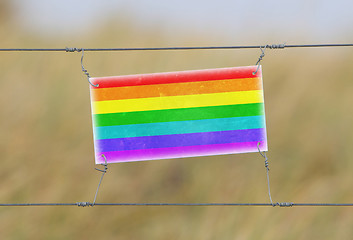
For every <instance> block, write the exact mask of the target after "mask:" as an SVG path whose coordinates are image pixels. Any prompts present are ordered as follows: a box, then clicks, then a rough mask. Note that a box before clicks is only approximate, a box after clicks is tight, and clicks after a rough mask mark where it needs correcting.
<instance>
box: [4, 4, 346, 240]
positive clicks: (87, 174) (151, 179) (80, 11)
mask: <svg viewBox="0 0 353 240" xmlns="http://www.w3.org/2000/svg"><path fill="white" fill-rule="evenodd" d="M352 7H353V2H352V1H349V0H337V1H328V0H321V1H319V0H313V1H305V0H298V1H295V2H293V1H279V0H271V1H266V2H263V1H256V0H252V1H226V0H218V1H198V0H194V1H193V0H192V1H186V0H179V1H161V0H155V1H152V0H150V1H148V0H140V1H137V0H136V1H127V0H120V1H108V0H102V1H95V0H86V1H77V0H73V1H68V0H52V1H44V0H27V1H24V0H12V1H10V0H0V36H1V38H0V43H1V44H0V48H65V47H78V48H91V47H92V48H109V47H169V46H218V45H219V46H221V45H264V44H278V43H287V44H319V43H352V42H353V33H352V26H353V15H352V14H351V9H352ZM260 53H261V52H260V50H258V49H254V50H200V51H163V52H146V51H144V52H96V53H94V52H86V53H85V59H84V66H85V68H86V69H87V70H88V72H89V73H90V74H91V76H93V77H99V76H114V75H124V74H138V73H153V72H166V71H179V70H192V69H206V68H222V67H232V66H247V65H254V64H255V63H256V61H257V59H258V57H259V55H260ZM80 57H81V55H80V53H65V52H50V53H49V52H0V69H1V78H0V83H1V88H0V106H1V111H0V123H1V124H0V133H1V134H0V151H1V153H2V156H1V168H0V180H1V187H0V189H1V190H0V202H1V203H26V202H39V203H40V202H79V201H90V202H92V201H93V197H94V193H95V191H96V187H97V185H98V181H99V178H100V176H101V174H100V173H99V172H97V171H96V170H94V167H96V166H95V165H94V155H93V154H94V153H93V137H92V126H91V112H90V99H89V85H88V83H87V80H86V78H85V76H84V75H83V73H82V72H81V65H80ZM262 64H263V79H264V91H265V108H266V120H267V131H268V144H269V152H268V157H269V159H270V168H271V171H270V174H271V187H272V188H271V190H272V197H273V199H274V201H275V202H296V203H300V202H310V203H311V202H329V203H346V202H353V192H352V188H353V176H352V171H353V161H352V156H351V146H352V144H353V125H352V122H353V113H352V111H353V107H352V101H353V95H352V91H353V81H352V80H353V68H352V65H353V48H348V47H346V48H343V47H342V48H316V49H285V50H267V51H266V56H265V58H264V60H263V62H262ZM97 202H138V203H139V202H181V203H182V202H235V203H241V202H269V199H268V195H267V183H266V174H265V168H264V159H263V158H262V157H261V156H260V155H259V154H258V153H249V154H239V155H228V156H211V157H200V158H187V159H174V160H159V161H145V162H132V163H120V164H111V165H109V170H108V173H107V174H106V175H105V177H104V180H103V183H102V186H101V188H100V192H99V195H98V198H97ZM352 234H353V214H352V209H350V208H338V207H336V208H334V207H331V208H328V207H327V208H325V207H316V208H314V207H295V208H278V207H277V208H269V207H94V208H91V207H90V208H78V207H1V208H0V236H1V238H2V239H98V238H99V239H351V236H352Z"/></svg>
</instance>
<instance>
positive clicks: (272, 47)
mask: <svg viewBox="0 0 353 240" xmlns="http://www.w3.org/2000/svg"><path fill="white" fill-rule="evenodd" d="M285 47H286V44H285V43H281V44H272V45H266V48H269V49H284V48H285Z"/></svg>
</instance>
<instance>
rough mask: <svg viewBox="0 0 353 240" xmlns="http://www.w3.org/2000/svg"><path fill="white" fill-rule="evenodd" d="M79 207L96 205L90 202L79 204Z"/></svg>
mask: <svg viewBox="0 0 353 240" xmlns="http://www.w3.org/2000/svg"><path fill="white" fill-rule="evenodd" d="M76 205H77V207H93V206H94V205H93V204H92V203H90V202H77V203H76Z"/></svg>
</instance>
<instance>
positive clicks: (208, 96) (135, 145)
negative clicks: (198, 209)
mask: <svg viewBox="0 0 353 240" xmlns="http://www.w3.org/2000/svg"><path fill="white" fill-rule="evenodd" d="M255 70H256V66H250V67H237V68H223V69H211V70H195V71H183V72H170V73H155V74H141V75H129V76H118V77H101V78H91V81H92V83H93V84H99V86H98V87H93V86H91V105H92V118H93V135H94V146H95V155H96V158H95V159H96V164H100V163H104V158H103V157H102V154H104V156H105V157H106V158H107V161H108V163H113V162H128V161H143V160H155V159H168V158H182V157H195V156H207V155H221V154H233V153H246V152H257V151H258V149H257V144H258V143H260V149H261V150H262V151H267V137H266V124H265V113H264V98H263V88H262V76H261V68H260V69H259V71H258V72H257V73H256V74H255V75H253V72H254V71H255Z"/></svg>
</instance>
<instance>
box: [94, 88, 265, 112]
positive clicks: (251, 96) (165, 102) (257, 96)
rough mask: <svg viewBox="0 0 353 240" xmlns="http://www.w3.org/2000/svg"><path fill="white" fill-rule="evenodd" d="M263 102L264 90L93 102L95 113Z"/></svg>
mask: <svg viewBox="0 0 353 240" xmlns="http://www.w3.org/2000/svg"><path fill="white" fill-rule="evenodd" d="M261 102H263V92H262V90H254V91H239V92H226V93H211V94H199V95H181V96H171V97H155V98H140V99H125V100H111V101H97V102H93V103H92V104H93V114H102V113H119V112H137V111H150V110H162V109H175V108H191V107H206V106H219V105H234V104H246V103H261Z"/></svg>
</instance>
